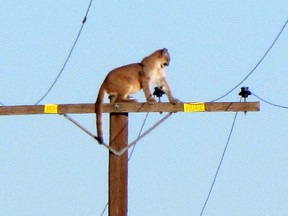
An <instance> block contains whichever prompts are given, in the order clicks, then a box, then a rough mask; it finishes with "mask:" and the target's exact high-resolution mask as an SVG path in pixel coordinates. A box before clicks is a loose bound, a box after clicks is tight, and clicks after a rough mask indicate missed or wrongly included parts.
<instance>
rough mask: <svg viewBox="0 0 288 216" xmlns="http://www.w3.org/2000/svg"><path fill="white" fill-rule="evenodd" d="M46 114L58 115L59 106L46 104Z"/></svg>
mask: <svg viewBox="0 0 288 216" xmlns="http://www.w3.org/2000/svg"><path fill="white" fill-rule="evenodd" d="M44 113H58V105H57V104H45V106H44Z"/></svg>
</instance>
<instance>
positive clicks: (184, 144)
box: [0, 0, 288, 216]
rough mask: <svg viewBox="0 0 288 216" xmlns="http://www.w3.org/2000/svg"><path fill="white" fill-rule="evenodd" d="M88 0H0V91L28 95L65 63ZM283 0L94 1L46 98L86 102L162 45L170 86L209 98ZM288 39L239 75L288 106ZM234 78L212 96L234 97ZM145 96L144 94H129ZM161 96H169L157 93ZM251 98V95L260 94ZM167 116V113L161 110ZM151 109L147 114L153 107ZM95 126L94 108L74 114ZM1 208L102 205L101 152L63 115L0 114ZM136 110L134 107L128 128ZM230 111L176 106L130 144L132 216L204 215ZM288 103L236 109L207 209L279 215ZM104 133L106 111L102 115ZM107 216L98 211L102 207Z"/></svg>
mask: <svg viewBox="0 0 288 216" xmlns="http://www.w3.org/2000/svg"><path fill="white" fill-rule="evenodd" d="M89 2H90V1H86V0H85V1H74V0H73V1H64V0H63V1H35V0H34V1H31V0H27V1H24V2H15V1H4V2H2V4H1V8H0V13H1V19H0V35H1V40H0V41H1V43H0V77H1V78H0V101H1V103H3V104H5V105H31V104H35V103H36V102H37V101H38V100H39V99H40V98H41V97H42V96H43V94H45V92H46V91H47V89H48V88H49V87H50V85H51V84H52V82H53V81H54V79H55V77H56V76H57V74H58V73H59V71H60V69H61V68H62V66H63V63H64V61H65V59H66V58H67V55H68V53H69V50H70V49H71V46H72V44H73V42H74V40H75V38H76V36H77V33H78V31H79V29H80V27H81V22H82V20H83V18H84V16H85V12H86V10H87V7H88V5H89ZM287 8H288V2H287V1H284V0H283V1H281V0H279V1H268V0H267V1H258V2H256V1H252V0H245V1H236V0H235V1H229V2H228V1H221V0H220V1H169V0H168V1H162V0H159V1H144V0H143V1H132V0H127V1H119V0H112V1H101V2H99V1H93V3H92V6H91V9H90V11H89V14H88V17H87V18H88V19H87V22H86V24H85V25H84V28H83V31H82V34H81V36H80V39H79V41H78V43H77V45H76V47H75V50H74V52H73V54H72V56H71V58H70V60H69V62H68V64H67V66H66V68H65V70H64V71H63V73H62V75H61V77H60V79H59V80H58V82H57V83H56V85H55V86H54V88H53V89H52V91H51V92H50V93H49V94H48V95H47V97H45V99H44V100H43V101H42V102H41V104H46V103H61V104H64V103H93V102H94V101H95V98H96V95H97V92H98V88H99V86H100V84H101V82H102V81H103V79H104V77H105V75H106V74H107V73H108V72H109V71H110V70H112V69H113V68H115V67H118V66H121V65H124V64H128V63H132V62H139V61H141V59H142V58H143V57H145V56H147V55H149V54H150V53H151V52H153V51H154V50H156V49H159V48H163V47H166V48H168V50H169V52H170V54H171V63H170V66H169V67H168V68H166V74H167V79H168V82H169V84H170V86H171V89H172V91H173V93H174V96H175V97H177V98H179V99H180V100H182V101H185V102H192V101H211V100H213V99H215V98H218V97H220V96H222V95H223V94H225V93H226V92H227V91H229V90H230V89H232V88H233V87H234V86H235V85H237V84H238V83H239V82H240V81H241V80H242V79H243V78H244V77H245V76H246V75H247V74H248V73H249V72H250V71H251V70H252V69H253V67H254V66H255V65H256V64H257V62H258V61H259V60H260V58H261V57H262V56H263V54H264V53H265V52H266V51H267V49H268V47H269V46H270V45H271V43H272V42H273V40H274V39H275V37H276V36H277V34H278V33H279V31H280V29H281V28H282V26H283V25H284V23H285V22H286V20H287V18H288V15H287V14H288V13H287V10H288V9H287ZM287 37H288V29H286V28H285V29H284V31H283V33H282V34H281V36H280V38H279V40H278V41H277V43H276V44H275V46H274V47H273V49H272V50H271V51H270V52H269V54H268V55H267V56H266V58H265V59H264V61H263V62H262V63H261V64H260V66H259V67H258V68H257V69H256V70H255V72H254V73H253V74H252V75H251V76H250V77H249V78H248V79H247V80H246V81H245V82H244V83H243V86H244V85H245V86H249V88H250V90H251V91H252V92H253V93H255V94H256V95H258V96H260V97H263V98H265V99H267V100H268V101H270V102H273V103H276V104H281V105H284V106H285V105H286V106H288V100H287V97H286V92H287V83H288V78H287V68H288V62H287V50H288V44H287ZM239 91H240V88H239V89H236V90H235V91H233V92H231V93H230V94H229V95H228V96H226V97H225V98H223V99H221V101H239V99H240V98H239V96H238V93H239ZM135 97H136V98H137V99H138V100H139V101H144V96H143V93H142V92H140V93H138V94H136V95H135ZM165 100H166V99H165ZM257 100H258V99H257V98H256V97H255V96H250V97H249V98H248V101H257ZM162 116H163V115H162ZM162 116H161V115H160V114H158V113H153V114H152V113H151V114H149V116H148V120H147V122H146V124H145V128H146V129H147V128H148V127H149V126H151V125H152V124H154V123H155V122H157V121H158V120H159V119H160V118H161V117H162ZM72 117H73V118H75V119H76V120H77V121H78V122H80V123H81V124H82V125H83V126H85V127H86V128H87V129H89V130H90V131H93V132H95V116H94V115H90V114H87V115H73V116H72ZM0 118H1V120H0V128H1V136H0V153H1V157H0V208H1V212H0V215H1V216H2V215H3V216H12V215H13V216H14V215H21V216H22V215H23V216H26V215H27V216H28V215H29V216H34V215H35V216H36V215H42V216H49V215H69V216H78V215H87V216H90V215H101V213H102V211H103V209H104V207H105V205H106V203H107V187H108V186H107V173H108V170H107V168H108V152H107V150H106V149H105V148H103V147H101V146H99V145H98V144H97V143H96V142H95V141H94V140H93V139H91V138H90V137H89V136H87V135H86V134H85V133H83V132H82V131H81V130H79V129H78V128H76V127H75V126H74V125H72V124H71V123H70V122H68V121H67V120H65V119H64V118H63V117H62V116H57V115H45V116H44V115H33V116H1V117H0ZM144 118H145V113H142V114H130V115H129V140H130V141H132V140H134V139H135V138H136V137H137V135H138V133H139V130H140V128H141V125H142V123H143V120H144ZM233 118H234V113H176V114H174V115H173V116H172V117H171V118H170V119H169V120H167V121H166V122H165V123H163V124H162V125H161V126H160V127H158V128H157V129H156V130H154V131H153V132H152V133H150V134H149V136H147V137H145V138H144V139H143V140H141V142H139V143H138V144H137V146H136V149H135V151H134V153H133V156H132V158H131V160H130V161H129V186H128V190H129V195H128V196H129V200H128V202H129V204H128V215H130V216H132V215H133V216H134V215H137V216H138V215H139V216H142V215H143V216H144V215H145V216H146V215H169V216H170V215H171V216H172V215H181V216H182V215H183V216H186V215H187V216H191V215H192V216H194V215H200V212H201V209H202V207H203V204H204V202H205V199H206V197H207V194H208V191H209V189H210V186H211V183H212V181H213V177H214V174H215V171H216V169H217V166H218V164H219V160H220V158H221V154H222V152H223V149H224V147H225V144H226V141H227V138H228V135H229V131H230V129H231V125H232V121H233ZM287 121H288V115H287V109H280V108H277V107H273V106H271V105H268V104H265V103H262V102H261V111H260V112H257V113H256V112H255V113H252V112H251V113H247V115H244V113H239V114H238V117H237V119H236V123H235V127H234V131H233V134H232V137H231V140H230V143H229V146H228V149H227V152H226V155H225V158H224V161H223V164H222V166H221V169H220V172H219V175H218V178H217V180H216V183H215V186H214V189H213V191H212V194H211V197H210V199H209V201H208V204H207V206H206V209H205V211H204V213H203V215H209V216H210V215H221V216H226V215H227V216H228V215H236V216H238V215H239V216H242V215H246V216H252V215H253V216H255V215H261V216H270V215H279V216H280V215H287V214H288V206H287V202H288V183H287V182H288V162H287V158H288V157H287V156H288V147H287V134H288V133H287V132H288V131H287ZM103 122H104V123H105V124H104V136H105V140H108V116H107V115H104V120H103ZM104 215H107V212H106V213H105V214H104Z"/></svg>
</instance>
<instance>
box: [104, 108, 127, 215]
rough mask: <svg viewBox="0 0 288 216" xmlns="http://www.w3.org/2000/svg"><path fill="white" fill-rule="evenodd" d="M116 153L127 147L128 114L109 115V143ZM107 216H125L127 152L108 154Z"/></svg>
mask: <svg viewBox="0 0 288 216" xmlns="http://www.w3.org/2000/svg"><path fill="white" fill-rule="evenodd" d="M109 145H110V146H111V147H112V148H114V149H115V150H116V151H121V150H122V149H123V148H125V147H126V146H127V145H128V113H110V143H109ZM108 184H109V191H108V193H109V194H108V200H109V202H108V203H109V205H108V207H109V208H108V212H109V216H112V215H115V216H118V215H119V216H124V215H125V216H126V215H127V208H128V204H127V200H128V189H127V188H128V187H127V185H128V151H126V152H125V153H123V154H122V155H121V156H117V155H115V154H113V153H112V152H109V183H108Z"/></svg>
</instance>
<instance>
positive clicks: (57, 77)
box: [35, 0, 93, 105]
mask: <svg viewBox="0 0 288 216" xmlns="http://www.w3.org/2000/svg"><path fill="white" fill-rule="evenodd" d="M92 2H93V0H90V2H89V5H88V8H87V10H86V13H85V17H84V19H83V20H82V25H81V28H80V30H79V32H78V34H77V37H76V39H75V41H74V43H73V45H72V48H71V49H70V52H69V54H68V56H67V58H66V60H65V62H64V64H63V66H62V68H61V70H60V71H59V73H58V75H57V76H56V78H55V80H54V81H53V83H52V84H51V86H50V87H49V88H48V90H47V91H46V93H45V94H44V95H43V96H42V97H41V98H40V99H39V100H38V101H37V102H36V103H35V105H37V104H39V103H40V102H41V101H42V100H43V99H44V98H45V97H46V96H47V95H48V94H49V93H50V91H51V90H52V89H53V87H54V86H55V84H56V82H57V81H58V80H59V78H60V76H61V74H62V73H63V71H64V69H65V67H66V65H67V63H68V61H69V59H70V57H71V55H72V53H73V51H74V48H75V46H76V44H77V42H78V40H79V38H80V35H81V33H82V30H83V27H84V25H85V23H86V21H87V16H88V13H89V11H90V8H91V5H92Z"/></svg>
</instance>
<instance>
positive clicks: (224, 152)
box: [200, 112, 238, 216]
mask: <svg viewBox="0 0 288 216" xmlns="http://www.w3.org/2000/svg"><path fill="white" fill-rule="evenodd" d="M237 115H238V112H236V113H235V116H234V119H233V123H232V126H231V129H230V133H229V136H228V139H227V142H226V145H225V148H224V150H223V153H222V156H221V159H220V162H219V165H218V167H217V170H216V173H215V175H214V179H213V182H212V184H211V187H210V190H209V192H208V195H207V197H206V200H205V203H204V205H203V207H202V210H201V213H200V216H202V215H203V213H204V210H205V208H206V206H207V203H208V201H209V198H210V196H211V193H212V190H213V188H214V185H215V182H216V179H217V176H218V173H219V171H220V168H221V165H222V162H223V160H224V157H225V154H226V150H227V148H228V145H229V142H230V138H231V136H232V132H233V129H234V126H235V122H236V118H237Z"/></svg>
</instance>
